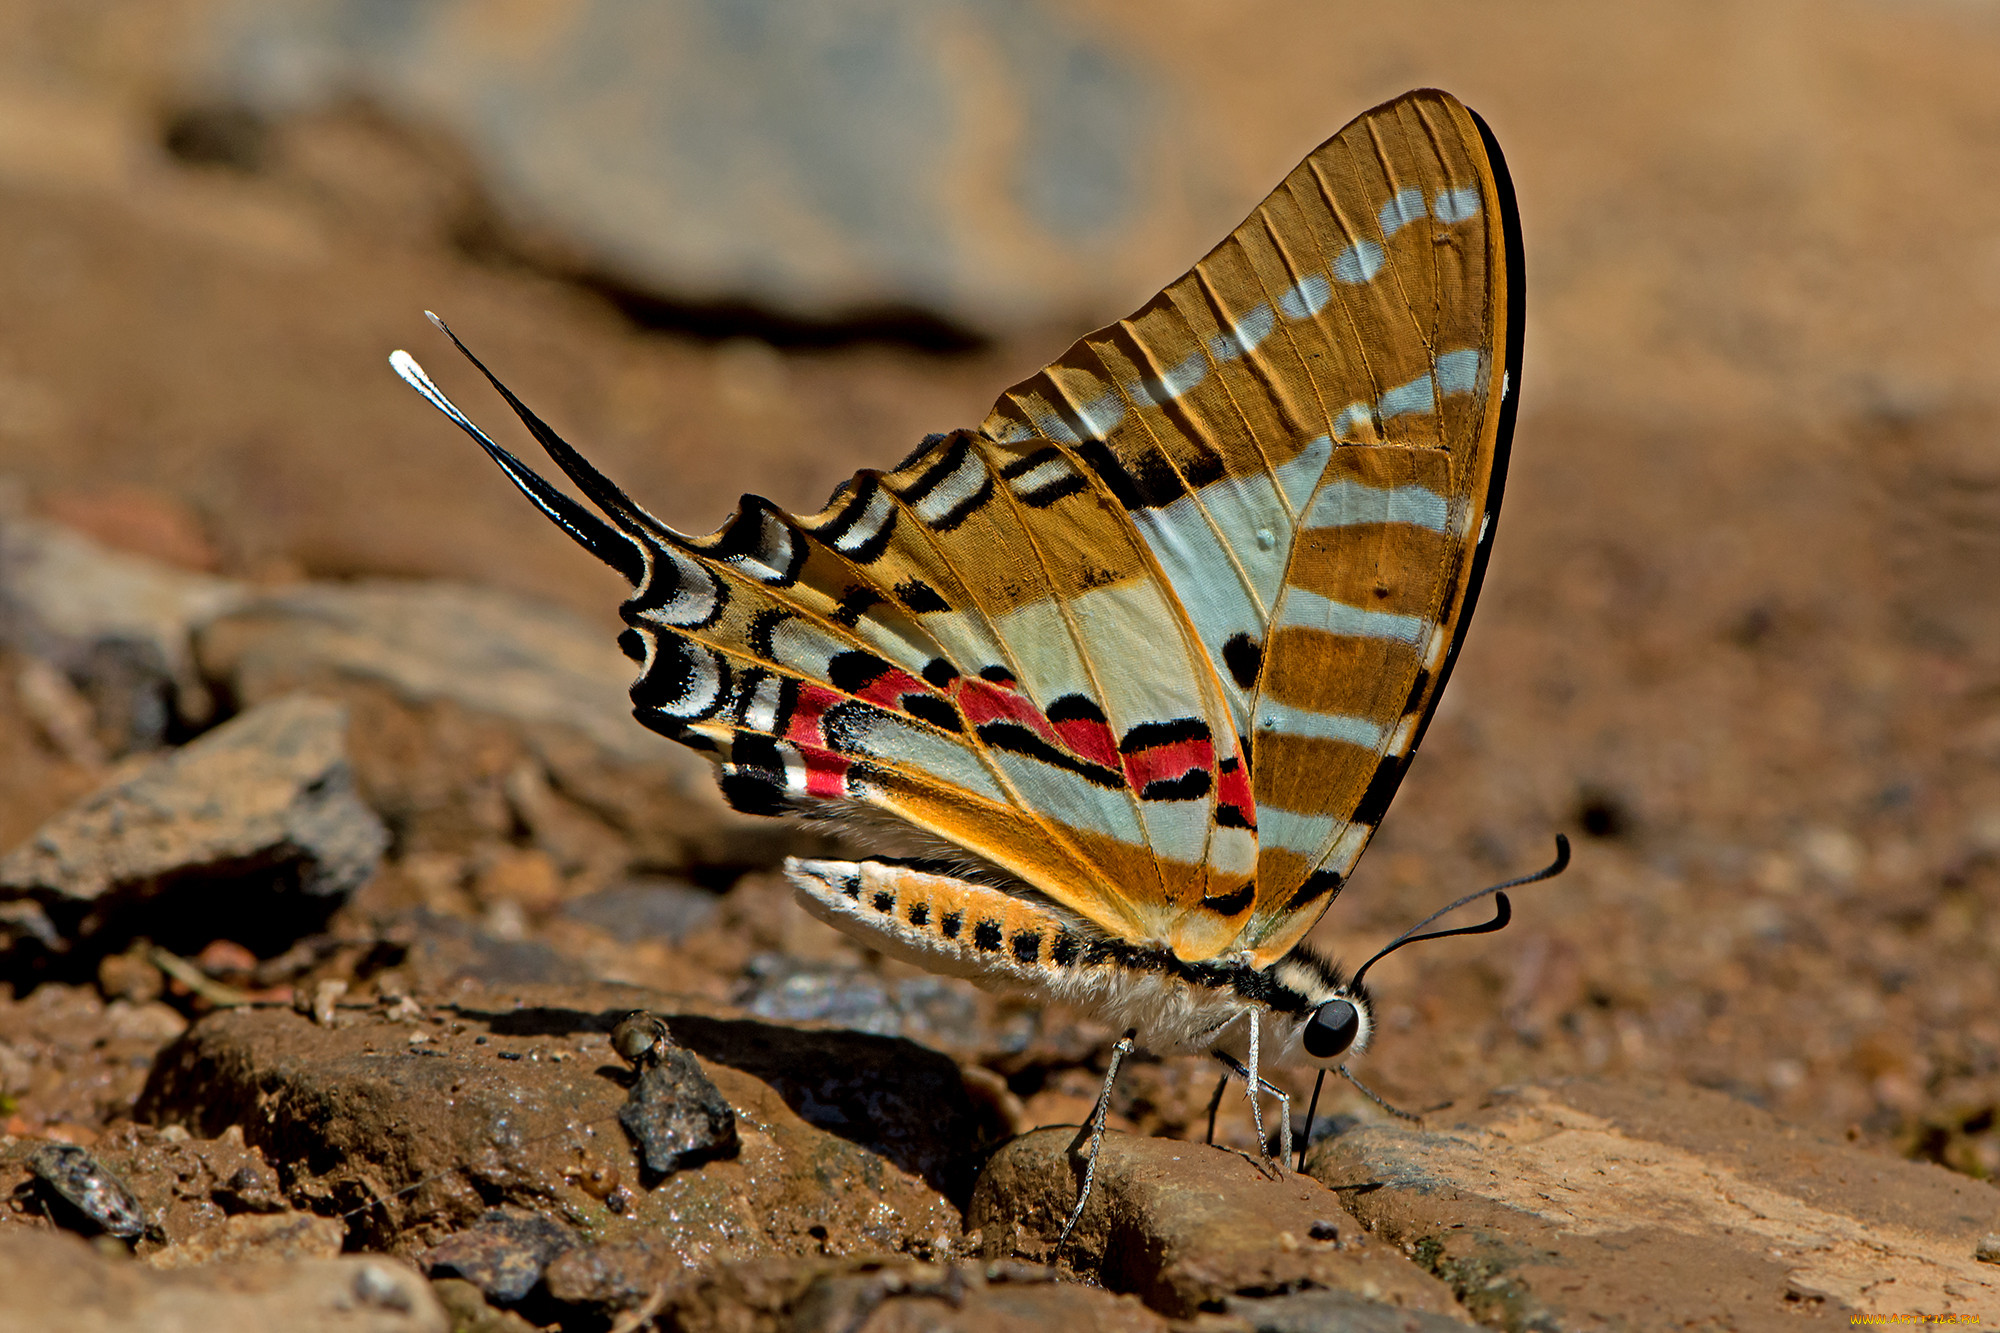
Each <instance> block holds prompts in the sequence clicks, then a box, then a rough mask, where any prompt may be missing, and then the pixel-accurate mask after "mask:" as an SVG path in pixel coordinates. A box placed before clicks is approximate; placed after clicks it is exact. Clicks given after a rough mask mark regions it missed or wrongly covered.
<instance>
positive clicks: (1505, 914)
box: [1348, 833, 1569, 1105]
mask: <svg viewBox="0 0 2000 1333" xmlns="http://www.w3.org/2000/svg"><path fill="white" fill-rule="evenodd" d="M1567 869H1569V839H1568V838H1566V837H1564V836H1563V835H1562V834H1560V833H1558V834H1556V859H1555V860H1554V861H1552V862H1550V863H1549V864H1548V865H1546V866H1544V867H1542V868H1541V869H1540V870H1537V871H1536V872H1535V873H1534V874H1532V875H1523V876H1521V877H1520V878H1519V879H1510V880H1508V881H1507V882H1506V883H1505V884H1495V885H1493V886H1491V887H1490V888H1484V889H1480V890H1479V891H1478V892H1476V893H1468V894H1466V895H1465V896H1464V897H1463V898H1460V899H1459V900H1458V901H1457V902H1454V903H1448V904H1446V905H1445V906H1443V907H1440V908H1438V910H1437V911H1435V912H1432V913H1431V914H1430V915H1429V916H1427V917H1425V918H1424V919H1423V920H1422V921H1419V922H1418V923H1417V924H1416V925H1414V926H1411V927H1410V928H1409V929H1408V930H1406V931H1404V932H1403V933H1402V934H1400V935H1398V936H1397V937H1396V938H1395V939H1393V940H1391V941H1389V943H1388V944H1387V945H1385V946H1384V947H1383V948H1382V949H1381V951H1380V952H1378V953H1377V954H1376V955H1375V956H1374V957H1373V958H1370V959H1369V960H1368V961H1367V962H1365V963H1363V964H1362V965H1361V967H1360V969H1359V970H1358V971H1356V972H1355V974H1354V980H1352V981H1350V982H1349V983H1348V987H1349V988H1350V989H1353V988H1356V987H1359V986H1360V985H1361V978H1362V977H1364V976H1366V975H1367V973H1368V969H1369V968H1371V967H1373V966H1375V964H1377V963H1379V962H1381V961H1382V960H1383V959H1384V958H1387V957H1388V956H1389V955H1390V954H1392V953H1394V952H1396V950H1398V949H1400V948H1402V947H1403V946H1404V945H1407V944H1420V943H1422V942H1423V941H1425V940H1443V939H1450V938H1451V937H1452V936H1454V935H1487V934H1491V933H1492V932H1493V931H1496V930H1501V929H1504V928H1505V927H1506V925H1507V923H1508V922H1509V921H1512V920H1513V919H1514V905H1513V904H1512V903H1510V902H1508V901H1507V890H1509V889H1518V888H1520V887H1521V886H1523V885H1525V884H1539V883H1541V882H1542V881H1543V880H1545V879H1554V878H1555V877H1556V876H1557V875H1560V874H1562V872H1563V871H1565V870H1567ZM1488 894H1491V895H1492V896H1493V899H1494V907H1495V911H1494V913H1493V919H1492V920H1491V921H1487V922H1484V923H1482V924H1480V925H1477V926H1460V927H1458V928H1457V929H1456V930H1434V931H1432V932H1431V933H1430V934H1428V935H1420V934H1418V933H1417V932H1419V931H1421V930H1422V929H1423V928H1424V927H1425V926H1428V925H1430V924H1431V923H1432V922H1433V921H1436V920H1437V919H1438V918H1439V917H1444V916H1449V915H1451V914H1452V913H1453V912H1456V911H1457V910H1458V909H1459V908H1461V907H1463V906H1465V905H1466V904H1467V903H1474V902H1478V901H1479V900H1480V899H1481V898H1484V897H1486V896H1487V895H1488ZM1349 1081H1350V1082H1352V1081H1353V1080H1352V1079H1350V1080H1349ZM1354 1086H1355V1087H1357V1088H1359V1087H1361V1085H1360V1084H1359V1083H1356V1084H1355V1085H1354ZM1362 1090H1363V1091H1364V1092H1365V1091H1367V1089H1365V1088H1364V1089H1362ZM1369 1095H1370V1096H1374V1094H1373V1093H1370V1094H1369ZM1377 1100H1380V1099H1379V1098H1378V1099H1377ZM1384 1104H1385V1105H1386V1104H1387V1103H1384Z"/></svg>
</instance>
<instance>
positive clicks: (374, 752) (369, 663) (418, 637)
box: [196, 581, 821, 866]
mask: <svg viewBox="0 0 2000 1333" xmlns="http://www.w3.org/2000/svg"><path fill="white" fill-rule="evenodd" d="M196 650H197V653H198V656H199V660H200V662H201V665H202V669H203V670H204V671H205V672H206V673H207V674H208V675H209V676H210V677H211V678H212V679H217V680H223V681H227V682H228V683H229V687H230V692H231V694H232V695H233V696H234V697H235V698H237V699H238V700H240V701H242V702H244V703H255V702H259V701H262V700H265V699H270V698H274V697H276V696H278V695H280V694H284V693H286V692H289V691H293V690H298V689H310V690H313V691H315V692H319V693H328V694H331V695H333V696H334V697H339V698H343V699H346V700H348V702H349V703H350V705H351V706H352V707H354V708H356V709H357V718H359V719H362V720H365V721H366V723H367V725H366V726H361V727H357V729H356V738H355V743H356V764H357V767H358V769H359V770H360V772H361V774H362V777H363V782H364V786H365V788H366V789H367V790H368V791H369V792H370V793H371V796H372V797H373V798H374V799H376V800H377V801H378V802H379V803H380V804H381V806H382V808H383V809H384V810H385V811H387V810H390V809H391V807H397V808H398V811H397V812H398V815H399V817H398V820H397V822H398V824H399V826H400V825H401V824H403V823H406V822H410V821H411V820H412V819H415V818H420V817H421V815H422V814H423V812H424V811H425V810H426V809H428V808H430V807H431V806H433V805H435V804H437V803H438V801H439V800H440V799H441V797H440V796H439V795H438V794H437V793H436V792H434V791H432V790H430V789H431V788H445V789H459V788H463V787H464V786H465V785H466V784H467V780H468V773H467V772H466V771H465V770H467V769H473V770H477V769H480V768H483V767H486V766H488V765H490V764H491V762H492V761H491V759H490V757H489V756H490V753H491V751H493V750H494V749H496V748H505V747H506V746H507V743H508V740H509V739H510V738H511V739H512V741H513V745H514V748H516V749H518V750H519V751H520V752H521V753H522V755H523V758H524V759H526V760H527V761H528V762H529V763H530V764H531V765H532V766H533V767H534V768H535V769H538V770H540V772H533V773H530V774H527V775H517V774H516V773H515V772H514V771H513V770H514V769H515V768H516V767H517V765H510V766H509V771H508V772H506V773H503V774H501V775H498V776H497V777H496V778H495V780H494V782H493V787H494V791H493V797H494V801H495V803H497V804H499V805H500V807H501V813H502V814H503V816H504V823H505V824H506V825H508V826H511V825H512V824H513V822H514V821H515V820H516V819H520V820H521V821H522V822H525V823H527V824H528V825H529V826H530V827H531V828H534V827H536V826H538V825H548V824H552V823H554V822H556V821H554V820H552V819H551V818H550V817H549V806H550V805H551V804H552V800H551V797H550V795H549V794H548V791H547V789H548V788H551V787H552V788H553V789H554V790H555V791H556V792H559V793H561V794H562V795H563V797H564V798H566V799H567V801H568V803H569V805H571V806H573V807H575V812H576V813H577V814H581V815H588V816H591V817H594V818H596V819H598V820H600V821H609V823H610V824H611V825H613V826H614V827H615V828H616V830H617V831H618V832H619V833H621V834H622V835H624V836H625V837H626V838H627V839H629V840H630V841H632V843H633V844H634V850H635V851H636V852H637V854H638V855H639V856H640V857H641V858H642V859H644V860H645V861H646V863H648V864H650V865H658V866H679V865H690V864H695V863H702V862H705V863H709V864H723V865H732V864H758V863H764V864H776V862H777V861H778V860H780V859H782V858H783V857H784V856H785V855H786V854H788V853H789V852H791V851H793V850H796V849H797V848H799V847H805V846H809V845H821V844H820V843H819V841H818V840H817V839H814V838H811V837H810V836H802V835H800V834H797V833H794V832H790V831H788V830H787V829H786V828H785V826H783V825H781V824H778V823H775V822H774V821H771V820H767V819H758V818H755V817H752V816H749V815H742V814H738V813H737V812H736V811H734V810H731V809H730V808H729V807H728V806H727V805H726V804H725V803H724V802H723V800H722V797H721V795H720V794H719V793H718V791H717V790H716V786H715V780H714V777H713V774H712V771H711V769H710V766H709V764H708V763H707V761H706V760H703V759H701V758H700V757H698V756H697V755H695V754H693V753H692V752H691V751H688V750H686V749H684V748H683V747H681V746H679V745H676V744H674V743H673V742H671V741H668V740H666V739H664V738H662V737H660V736H656V735H654V734H653V733H651V732H649V731H647V730H646V729H645V728H643V727H641V726H640V725H639V724H638V723H637V722H636V721H634V720H633V718H632V704H631V699H630V696H629V694H628V690H629V688H630V686H631V684H632V678H633V666H632V663H631V662H630V661H628V660H627V659H626V658H625V656H624V654H622V653H621V652H619V651H618V648H617V646H616V643H615V641H614V638H613V636H612V634H611V633H610V632H609V631H607V630H604V629H601V628H598V627H596V626H593V625H590V624H587V623H585V622H584V621H582V620H580V619H578V618H576V617H574V616H571V615H569V614H567V613H565V612H562V611H559V610H556V609H555V608H553V607H548V606H545V605H542V604H540V603H537V602H532V601H529V600H527V599H525V598H521V597H516V596H513V595H511V594H507V593H503V592H499V591H496V590H493V589H488V588H474V587H468V586H464V585H460V584H451V583H441V582H438V583H391V582H388V581H373V582H368V581H363V582H358V583H351V584H308V585H303V586H299V587H294V588H287V589H281V590H278V591H275V592H271V593H268V594H265V595H263V596H260V597H258V598H257V599H255V600H254V601H252V602H248V603H246V604H243V605H241V606H239V607H238V608H236V609H235V610H233V611H232V612H231V613H230V614H228V615H226V616H222V617H219V618H217V619H214V620H212V621H209V622H206V623H204V624H203V625H202V626H201V627H200V628H199V632H198V634H197V640H196ZM378 694H379V695H386V696H387V698H388V699H389V700H391V701H394V703H395V704H399V705H400V706H401V707H402V709H403V710H404V711H405V713H407V712H408V710H412V709H414V710H420V711H419V715H418V718H417V723H418V726H419V730H418V731H417V733H416V734H413V735H408V736H404V735H400V734H399V732H403V731H408V730H409V728H410V719H409V718H408V717H407V716H405V717H397V716H395V715H394V714H393V711H392V710H391V709H390V708H388V707H386V706H384V705H381V704H378V703H377V702H375V700H376V698H377V697H378ZM443 710H457V711H458V712H460V713H469V714H471V715H473V717H474V718H486V719H492V720H494V721H495V722H496V723H498V724H500V725H499V728H498V730H499V732H500V733H501V734H500V735H497V736H494V737H491V738H488V737H485V736H481V735H477V734H474V735H470V736H468V737H466V739H465V743H464V745H463V747H462V749H463V750H464V754H463V756H462V757H461V756H459V755H454V754H452V753H450V750H449V748H448V747H449V746H450V744H451V741H452V739H453V735H452V733H453V732H454V731H465V730H471V731H473V732H474V733H477V731H478V728H477V725H476V723H471V724H468V723H467V722H461V721H455V720H453V719H451V718H449V717H445V716H440V715H439V714H440V713H441V712H442V711H443ZM544 774H546V776H544ZM404 811H407V812H408V813H407V814H405V813H403V812H404ZM497 831H499V832H505V831H506V829H505V828H502V829H499V830H497ZM566 833H569V831H568V830H563V831H562V833H559V834H558V837H559V840H560V841H563V842H570V843H573V842H575V841H576V838H575V837H574V836H573V834H572V835H570V836H566V837H565V836H562V834H566ZM557 850H558V852H559V853H562V854H559V855H558V859H559V860H562V859H568V855H567V853H568V851H569V849H568V848H558V849H557Z"/></svg>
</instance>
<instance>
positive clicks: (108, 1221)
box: [28, 1143, 146, 1240]
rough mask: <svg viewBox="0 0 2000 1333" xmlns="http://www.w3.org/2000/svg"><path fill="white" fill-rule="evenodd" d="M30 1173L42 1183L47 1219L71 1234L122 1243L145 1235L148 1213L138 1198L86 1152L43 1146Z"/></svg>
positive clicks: (34, 1156) (64, 1146)
mask: <svg viewBox="0 0 2000 1333" xmlns="http://www.w3.org/2000/svg"><path fill="white" fill-rule="evenodd" d="M28 1169H29V1170H31V1171H32V1172H34V1175H35V1179H36V1180H38V1181H40V1182H41V1183H42V1186H43V1189H44V1191H45V1198H46V1200H47V1201H48V1202H49V1204H50V1205H51V1207H50V1210H49V1215H50V1216H51V1217H52V1218H54V1219H55V1220H56V1221H58V1222H60V1223H61V1224H62V1225H64V1226H67V1227H69V1228H70V1229H71V1230H76V1231H82V1232H83V1233H85V1234H86V1235H94V1234H96V1233H98V1232H102V1233H104V1234H106V1235H111V1236H116V1237H118V1238H119V1239H120V1240H136V1239H138V1238H139V1236H141V1235H143V1234H144V1233H145V1230H146V1211H145V1208H144V1207H143V1206H142V1205H141V1204H140V1202H139V1199H138V1196H136V1195H134V1194H133V1193H132V1189H131V1187H130V1186H129V1185H127V1184H126V1183H125V1182H124V1181H122V1180H120V1179H119V1178H118V1177H117V1176H115V1175H113V1174H112V1172H111V1170H110V1169H109V1168H108V1167H106V1166H105V1165H104V1164H103V1163H102V1162H100V1161H98V1160H97V1158H96V1157H95V1156H93V1155H92V1154H91V1153H90V1152H89V1151H88V1150H87V1149H84V1148H79V1147H77V1146H76V1145H75V1144H73V1143H48V1144H44V1145H42V1146H41V1147H39V1148H36V1149H35V1150H34V1151H33V1152H31V1153H29V1154H28Z"/></svg>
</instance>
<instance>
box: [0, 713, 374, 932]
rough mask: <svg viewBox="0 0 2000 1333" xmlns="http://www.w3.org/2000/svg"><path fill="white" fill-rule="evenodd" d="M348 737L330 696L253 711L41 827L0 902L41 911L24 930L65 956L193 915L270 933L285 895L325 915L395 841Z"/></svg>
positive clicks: (13, 859) (7, 871) (2, 871)
mask: <svg viewBox="0 0 2000 1333" xmlns="http://www.w3.org/2000/svg"><path fill="white" fill-rule="evenodd" d="M346 728H347V719H346V713H345V712H344V710H342V708H341V707H340V706H339V705H338V704H335V703H331V702H329V701H327V700H324V699H314V698H310V697H306V696H293V697H289V698H285V699H281V700H277V701H274V702H272V703H270V704H267V705H265V706H263V707H259V708H255V709H252V710H251V711H250V712H248V713H245V714H243V715H242V716H240V717H238V718H235V719H234V720H232V721H230V722H229V723H227V724H225V725H223V726H221V727H218V728H216V730H214V731H212V732H210V733H209V734H207V735H205V736H203V737H202V738H201V739H199V740H197V741H195V742H193V743H192V744H190V745H188V746H186V747H185V748H183V749H181V750H178V751H175V752H173V753H171V754H168V755H166V756H164V757H162V758H160V759H157V760H155V761H153V762H152V763H150V764H147V765H146V766H145V767H143V768H142V769H140V770H139V771H138V772H137V773H136V774H133V775H132V776H130V777H127V778H126V779H124V780H123V781H119V782H114V783H112V784H111V785H109V786H106V787H103V788H101V789H100V790H98V791H97V792H96V793H95V794H93V795H91V796H89V797H87V798H85V799H84V800H83V801H82V802H80V803H78V804H77V805H75V806H72V807H71V808H70V809H69V810H67V811H65V812H64V813H62V814H60V815H57V816H56V817H55V818H54V819H52V820H50V821H49V822H48V823H46V824H44V825H43V826H42V828H41V830H40V832H38V833H37V834H36V835H35V836H34V838H33V839H31V840H30V841H29V842H28V843H27V844H26V845H24V846H22V847H20V848H18V849H16V850H15V851H13V852H12V853H11V854H9V855H8V856H7V857H6V858H5V859H4V860H0V897H5V898H8V899H12V900H13V901H14V902H15V903H16V904H18V905H22V906H32V907H33V908H34V909H35V910H36V911H37V912H39V913H40V914H42V916H43V917H44V918H45V921H44V922H43V923H42V924H41V925H39V926H37V925H34V924H32V923H30V924H27V925H24V926H22V927H20V929H21V930H23V931H28V930H32V931H33V933H34V934H36V935H37V936H39V937H40V942H41V943H43V944H44V945H46V946H48V947H52V948H58V949H60V948H66V947H69V946H70V945H71V944H73V943H74V942H76V941H79V940H82V939H86V938H89V937H90V936H93V935H96V934H98V933H100V932H113V931H117V932H124V933H128V934H129V933H133V932H136V931H140V930H145V931H148V932H150V933H154V934H156V935H158V934H161V933H166V934H168V935H187V934H189V933H190V932H189V929H188V924H189V923H188V922H187V920H186V919H185V918H186V914H189V913H200V914H201V917H202V919H205V920H210V921H212V920H214V919H216V918H217V917H218V916H226V915H229V914H231V913H249V914H251V915H250V916H249V917H248V918H247V920H248V921H250V922H255V921H257V920H259V918H260V917H261V918H262V920H264V921H265V922H267V923H270V922H272V919H273V918H275V917H278V916H279V915H281V913H280V911H279V910H278V909H279V907H280V904H281V902H282V900H283V899H285V898H288V897H290V898H294V899H295V900H296V903H297V906H298V907H299V908H300V910H302V911H307V912H312V911H317V912H318V914H319V915H320V916H321V917H323V916H324V915H325V913H326V912H328V911H330V910H331V909H332V907H333V906H335V905H337V904H338V902H339V901H340V899H341V898H343V897H345V895H347V894H348V893H350V892H351V891H353V890H354V889H355V888H356V887H357V886H359V885H360V884H361V883H362V882H363V881H364V880H366V879H367V878H368V877H369V875H371V874H373V873H374V870H375V866H376V864H377V862H378V861H379V860H380V859H381V855H382V851H383V849H384V847H385V846H386V845H387V843H388V833H387V831H386V830H384V828H383V827H382V822H381V821H380V820H379V819H377V818H376V817H375V815H374V813H373V812H372V811H371V810H369V809H368V807H367V806H365V805H363V804H362V803H361V801H360V799H359V798H358V797H357V796H356V795H355V794H354V787H353V780H352V776H351V774H350V771H349V769H348V766H347V758H346ZM234 919H244V918H240V917H238V918H234ZM257 933H266V932H262V931H260V932H257ZM193 935H194V936H198V937H199V938H200V940H201V941H202V942H206V941H207V939H208V938H209V937H210V933H209V932H207V931H205V930H201V929H200V928H199V927H198V926H197V927H196V928H195V930H194V931H193ZM4 938H5V937H4V935H0V940H4ZM17 938H18V936H17Z"/></svg>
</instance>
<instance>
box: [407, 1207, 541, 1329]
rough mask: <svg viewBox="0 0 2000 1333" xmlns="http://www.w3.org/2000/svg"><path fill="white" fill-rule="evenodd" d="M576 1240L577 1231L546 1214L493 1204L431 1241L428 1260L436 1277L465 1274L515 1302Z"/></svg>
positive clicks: (504, 1301) (493, 1296) (485, 1290)
mask: <svg viewBox="0 0 2000 1333" xmlns="http://www.w3.org/2000/svg"><path fill="white" fill-rule="evenodd" d="M577 1243H578V1238H577V1235H576V1233H575V1232H573V1231H571V1230H569V1229H568V1228H567V1227H564V1226H561V1225H559V1224H557V1223H555V1222H551V1221H550V1220H549V1219H548V1218H546V1217H539V1216H537V1215H536V1214H534V1213H510V1212H508V1211H507V1210H505V1209H502V1208H494V1209H489V1210H488V1211H487V1213H486V1214H485V1216H483V1217H481V1218H480V1219H479V1222H478V1224H477V1225H475V1226H471V1227H468V1228H466V1229H465V1230H464V1231H457V1232H453V1233H452V1234H451V1235H449V1236H446V1237H445V1238H444V1239H443V1240H441V1241H439V1242H438V1243H437V1244H435V1245H433V1246H431V1248H430V1249H429V1250H428V1251H426V1252H425V1254H424V1263H425V1266H426V1267H427V1268H428V1269H429V1271H430V1274H431V1276H432V1277H445V1278H463V1279H464V1280H465V1281H467V1282H470V1283H471V1284H472V1285H473V1286H475V1287H478V1288H479V1290H480V1293H481V1294H482V1295H484V1296H485V1297H486V1299H487V1300H489V1301H494V1302H497V1303H499V1304H501V1305H515V1304H518V1303H519V1302H520V1301H521V1300H522V1299H523V1298H524V1297H526V1296H527V1294H528V1293H529V1292H531V1291H533V1290H534V1289H535V1286H536V1284H538V1283H539V1282H541V1280H542V1270H543V1269H545V1268H547V1267H548V1266H549V1262H550V1260H552V1259H554V1258H555V1257H556V1256H557V1255H559V1254H562V1253H563V1252H564V1251H566V1250H570V1249H574V1248H575V1247H576V1245H577Z"/></svg>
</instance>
